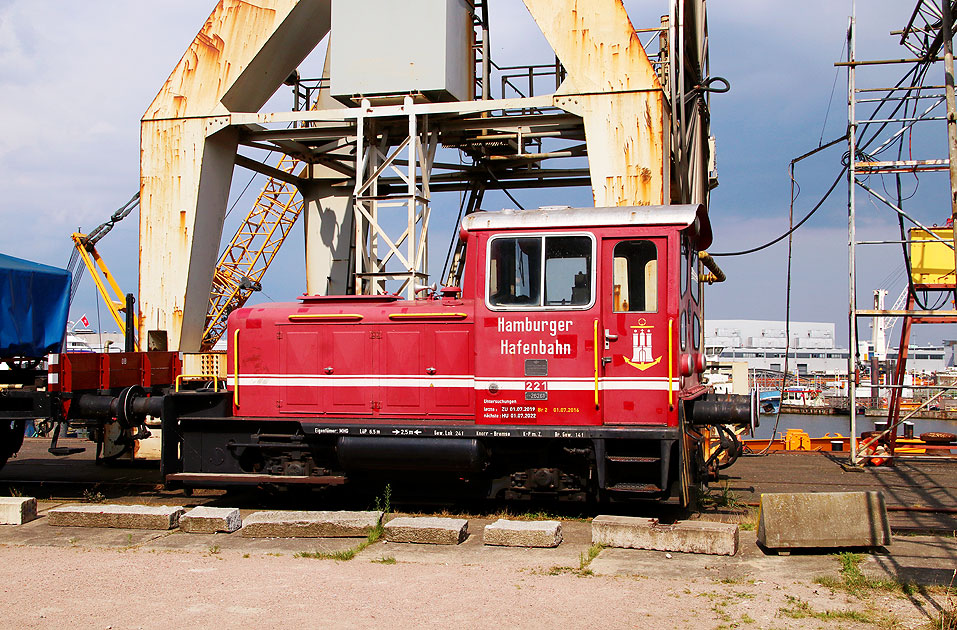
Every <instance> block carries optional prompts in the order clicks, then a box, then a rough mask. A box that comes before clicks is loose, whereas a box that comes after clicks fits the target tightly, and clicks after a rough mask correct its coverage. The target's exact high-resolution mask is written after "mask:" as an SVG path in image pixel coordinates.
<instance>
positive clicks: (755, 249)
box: [709, 163, 847, 257]
mask: <svg viewBox="0 0 957 630" xmlns="http://www.w3.org/2000/svg"><path fill="white" fill-rule="evenodd" d="M792 168H793V163H792ZM846 173H847V167H846V166H845V167H844V168H842V169H841V172H840V174H839V175H838V176H837V179H835V180H834V183H833V184H831V187H830V188H828V189H827V192H826V193H824V196H823V197H822V198H821V200H820V201H818V202H817V204H816V205H815V206H814V207H813V208H811V210H810V212H808V213H807V214H806V215H804V218H802V219H801V220H800V221H798V222H797V223H796V224H795V225H793V226H792V227H791V228H790V229H788V231H787V232H785V233H784V234H782V235H781V236H779V237H777V238H776V239H774V240H773V241H769V242H767V243H765V244H764V245H758V246H757V247H752V248H751V249H744V250H741V251H738V252H718V253H712V254H711V256H713V257H717V256H744V255H745V254H753V253H754V252H759V251H761V250H762V249H767V248H768V247H771V246H772V245H775V244H777V243H780V242H781V241H783V240H784V239H786V238H788V237H789V236H791V234H793V233H794V232H795V230H797V229H798V228H800V227H801V226H802V225H804V223H805V222H806V221H807V220H808V219H810V218H811V217H812V216H814V213H815V212H817V211H818V210H819V209H820V208H821V206H823V205H824V202H825V201H827V198H828V197H830V196H831V193H832V192H834V189H835V188H837V185H838V184H840V183H841V180H843V179H844V175H845V174H846ZM709 253H710V252H709Z"/></svg>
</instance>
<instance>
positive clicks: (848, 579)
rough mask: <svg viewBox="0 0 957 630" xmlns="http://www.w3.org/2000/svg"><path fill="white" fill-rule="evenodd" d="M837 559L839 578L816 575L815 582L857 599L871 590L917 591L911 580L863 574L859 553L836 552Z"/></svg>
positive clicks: (906, 593)
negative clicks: (839, 563) (878, 577)
mask: <svg viewBox="0 0 957 630" xmlns="http://www.w3.org/2000/svg"><path fill="white" fill-rule="evenodd" d="M838 559H839V560H840V562H841V572H840V578H839V579H836V578H833V577H830V576H823V577H817V578H814V583H815V584H820V585H821V586H825V587H827V588H830V589H832V590H835V591H844V592H845V593H847V594H849V595H853V596H854V597H857V598H859V599H863V598H864V597H866V596H867V595H868V594H869V593H870V592H871V591H886V592H892V593H900V594H902V595H913V594H914V593H916V592H917V586H916V585H915V584H913V583H911V582H900V581H898V580H882V579H876V578H872V577H868V576H866V575H864V572H863V571H861V567H860V564H861V561H862V560H864V556H863V555H861V554H859V553H850V552H846V551H845V552H842V553H840V554H838Z"/></svg>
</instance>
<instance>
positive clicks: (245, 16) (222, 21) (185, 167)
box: [139, 0, 329, 351]
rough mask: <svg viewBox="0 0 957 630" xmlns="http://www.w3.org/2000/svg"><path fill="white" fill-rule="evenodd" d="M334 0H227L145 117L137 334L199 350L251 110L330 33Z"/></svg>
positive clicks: (175, 347)
mask: <svg viewBox="0 0 957 630" xmlns="http://www.w3.org/2000/svg"><path fill="white" fill-rule="evenodd" d="M328 28H329V2H328V0H220V2H219V3H218V4H217V5H216V7H215V8H214V9H213V12H212V14H211V15H210V17H209V18H208V19H207V20H206V23H205V24H204V25H203V27H202V29H201V30H200V32H199V33H198V34H197V36H196V38H195V39H194V40H193V42H192V43H191V44H190V46H189V48H188V49H187V51H186V53H185V54H184V55H183V57H182V59H181V60H180V61H179V63H178V64H177V65H176V67H175V68H174V69H173V72H172V73H171V74H170V77H169V79H167V81H166V83H165V84H164V85H163V87H162V88H161V89H160V91H159V93H158V94H157V96H156V98H155V99H154V100H153V103H152V104H151V105H150V106H149V108H148V109H147V111H146V113H145V114H144V117H143V122H142V129H141V138H140V142H141V158H140V160H141V161H140V196H141V211H140V276H139V277H140V280H139V282H140V286H139V296H140V331H139V333H140V338H145V337H146V335H147V331H149V330H165V331H167V333H168V339H169V347H170V349H181V350H186V351H194V350H198V349H199V347H200V341H201V338H202V333H203V328H204V324H205V320H206V312H207V309H208V305H209V293H210V287H211V285H212V277H213V267H214V265H215V263H216V253H217V250H218V243H219V241H220V238H221V237H222V227H223V220H224V217H225V212H226V200H227V198H228V194H229V185H230V180H231V177H232V170H233V163H234V161H235V157H236V148H237V135H238V134H237V130H236V129H235V128H226V129H225V130H221V128H222V123H221V121H220V120H218V119H217V116H221V115H223V114H228V113H230V112H254V111H258V109H259V108H260V107H262V105H263V103H265V102H266V100H267V99H268V98H269V96H271V95H272V93H273V92H274V91H275V89H276V88H277V87H279V85H280V84H281V83H282V81H283V80H284V79H285V78H286V77H287V76H288V75H289V73H290V72H292V70H294V69H295V68H296V67H297V66H298V64H299V63H300V62H301V61H302V59H303V58H305V56H306V55H307V54H308V53H309V52H310V51H311V50H312V49H313V48H314V47H315V45H316V44H317V43H318V42H319V40H320V39H321V38H322V37H323V36H324V35H325V33H326V32H328Z"/></svg>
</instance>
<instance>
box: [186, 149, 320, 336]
mask: <svg viewBox="0 0 957 630" xmlns="http://www.w3.org/2000/svg"><path fill="white" fill-rule="evenodd" d="M300 166H301V162H300V161H299V160H298V159H296V158H294V157H290V156H288V155H284V156H283V157H282V159H281V160H280V161H279V164H278V165H277V168H279V169H280V170H283V171H285V172H287V173H292V172H293V171H295V170H297V169H298V168H299V167H300ZM302 207H303V200H302V197H301V196H300V195H299V194H298V190H297V189H296V187H295V186H293V185H291V184H288V183H286V182H283V181H279V180H277V179H274V178H272V177H270V178H269V179H268V180H267V181H266V184H265V185H264V186H263V189H262V191H261V192H260V193H259V197H258V198H257V199H256V203H255V204H254V205H253V208H252V210H250V211H249V214H248V215H247V216H246V218H245V219H244V220H243V222H242V224H241V225H240V226H239V229H238V230H236V234H235V235H234V236H233V238H232V241H231V242H230V243H229V246H228V247H226V249H225V250H224V251H223V253H222V255H221V256H220V258H219V262H218V263H216V269H215V271H214V272H213V285H212V290H211V291H210V294H209V310H208V311H207V312H206V329H205V330H204V332H203V343H202V351H203V352H206V351H209V350H211V349H212V347H213V346H214V345H216V342H217V341H219V339H220V337H222V335H223V333H224V332H226V319H227V318H228V317H229V314H230V313H231V312H233V311H234V310H235V309H237V308H240V307H241V306H242V305H243V304H245V303H246V300H248V299H249V296H250V295H252V293H253V291H255V290H258V288H259V286H260V284H259V283H260V282H261V281H262V278H263V276H264V275H265V274H266V270H267V269H268V268H269V265H270V263H272V261H273V258H275V256H276V253H277V252H278V251H279V248H280V246H281V245H282V243H283V241H284V240H285V239H286V236H287V235H288V234H289V231H290V230H291V229H292V226H293V225H295V223H296V219H298V218H299V215H300V214H301V213H302Z"/></svg>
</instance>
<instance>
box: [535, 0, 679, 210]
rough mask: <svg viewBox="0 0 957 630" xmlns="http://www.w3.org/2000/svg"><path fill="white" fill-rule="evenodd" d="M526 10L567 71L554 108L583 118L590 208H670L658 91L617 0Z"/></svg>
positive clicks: (545, 0) (572, 0) (581, 0)
mask: <svg viewBox="0 0 957 630" xmlns="http://www.w3.org/2000/svg"><path fill="white" fill-rule="evenodd" d="M525 5H526V6H527V7H528V10H529V12H530V13H531V14H532V17H534V18H535V22H536V23H537V24H538V26H539V28H540V29H541V30H542V33H543V34H544V35H545V38H546V39H547V40H548V43H549V44H550V45H551V46H552V48H553V49H554V50H555V54H556V55H558V57H559V58H560V59H561V61H562V64H563V65H564V66H565V69H566V70H567V72H568V78H567V79H566V80H565V82H564V83H563V84H562V86H561V87H560V88H559V90H558V91H557V92H556V98H555V104H556V105H557V106H559V107H561V108H562V109H565V110H566V111H569V112H571V113H574V114H577V115H579V116H581V117H582V118H583V119H584V122H585V138H586V143H587V146H588V156H589V167H590V170H591V181H592V192H593V195H594V200H595V205H596V206H632V205H634V206H637V205H667V204H668V203H670V201H671V200H670V194H669V189H670V186H668V185H666V183H665V182H666V177H665V175H666V161H665V150H664V144H665V142H664V127H665V126H666V125H670V119H666V115H667V108H666V105H665V98H664V92H662V90H661V83H660V81H659V80H658V76H657V74H656V72H655V69H654V67H653V66H652V65H651V61H650V60H649V59H648V55H647V54H646V53H645V49H644V47H643V46H642V44H641V41H640V40H639V39H638V35H637V33H635V29H634V27H633V26H632V24H631V20H630V19H629V18H628V13H627V11H626V10H625V7H624V4H623V3H622V1H621V0H562V1H561V2H556V1H554V0H525ZM636 91H644V92H637V93H636Z"/></svg>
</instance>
